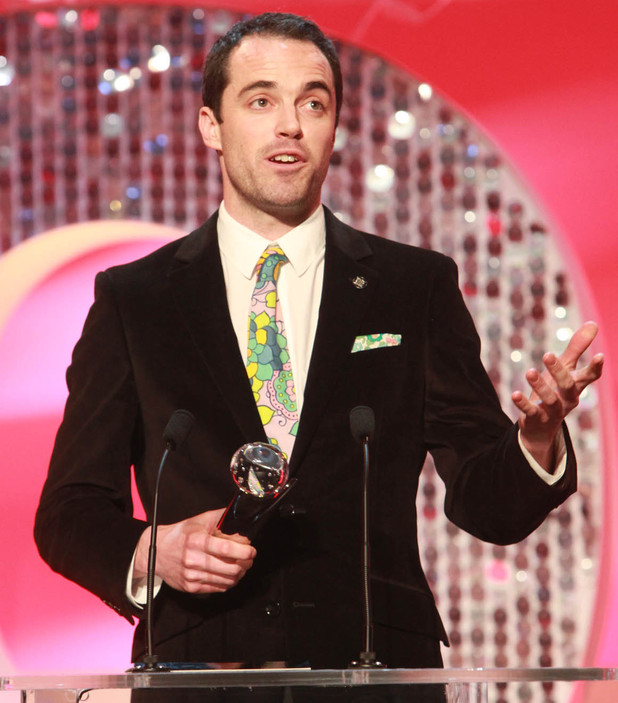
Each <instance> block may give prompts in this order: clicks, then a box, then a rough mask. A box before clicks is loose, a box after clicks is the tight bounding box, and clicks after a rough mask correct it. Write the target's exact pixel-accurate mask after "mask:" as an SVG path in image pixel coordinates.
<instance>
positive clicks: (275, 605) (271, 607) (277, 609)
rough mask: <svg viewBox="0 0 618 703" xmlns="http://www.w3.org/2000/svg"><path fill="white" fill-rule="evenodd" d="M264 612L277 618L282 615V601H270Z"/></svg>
mask: <svg viewBox="0 0 618 703" xmlns="http://www.w3.org/2000/svg"><path fill="white" fill-rule="evenodd" d="M264 612H265V613H266V615H267V616H268V617H269V618H276V617H278V616H279V615H281V603H279V602H278V601H272V603H268V604H267V605H266V607H265V608H264Z"/></svg>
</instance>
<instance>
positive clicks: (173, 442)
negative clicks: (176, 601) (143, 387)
mask: <svg viewBox="0 0 618 703" xmlns="http://www.w3.org/2000/svg"><path fill="white" fill-rule="evenodd" d="M194 422H195V418H194V417H193V415H192V414H191V413H190V412H189V411H188V410H176V411H175V412H173V413H172V416H171V417H170V419H169V420H168V423H167V425H166V426H165V429H164V430H163V440H164V441H165V451H164V452H163V457H162V459H161V463H160V464H159V472H158V473H157V482H156V485H155V492H154V501H153V507H152V526H151V531H150V547H149V550H148V574H147V577H146V638H147V644H146V656H145V657H144V666H143V667H140V668H139V669H134V671H147V672H152V671H169V669H167V668H166V667H164V666H161V665H160V664H157V661H158V657H157V655H156V654H153V651H152V650H153V647H152V606H153V601H154V576H155V565H156V561H157V527H158V522H157V518H158V512H159V482H160V480H161V473H162V472H163V467H164V465H165V462H166V460H167V457H168V455H169V453H170V452H172V451H175V450H176V449H177V448H178V447H179V446H180V445H181V444H182V443H183V442H184V441H185V439H187V437H188V436H189V433H190V432H191V428H192V427H193V423H194Z"/></svg>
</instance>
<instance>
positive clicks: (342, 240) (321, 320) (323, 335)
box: [291, 208, 379, 472]
mask: <svg viewBox="0 0 618 703" xmlns="http://www.w3.org/2000/svg"><path fill="white" fill-rule="evenodd" d="M325 213H326V253H325V263H324V285H323V287H322V298H321V303H320V311H319V317H318V326H317V330H316V335H315V341H314V344H313V351H312V354H311V362H310V364H309V371H308V375H307V384H306V386H305V395H304V400H303V410H302V414H301V418H300V423H299V431H298V436H297V438H296V441H295V443H294V450H293V452H292V457H291V470H292V472H294V471H295V470H296V468H297V467H298V466H299V464H300V462H301V461H302V459H303V457H304V455H305V453H306V451H307V448H308V446H309V444H310V442H311V440H312V438H313V435H314V434H315V431H316V429H317V426H318V423H319V421H320V419H321V417H322V416H323V414H324V411H325V409H326V406H327V404H328V402H329V399H330V397H331V395H332V392H333V390H334V388H335V385H336V379H337V375H338V374H339V373H340V370H341V367H342V366H344V365H345V364H346V362H347V361H348V360H349V358H350V353H351V349H352V344H353V343H354V339H355V337H356V335H357V334H358V329H359V325H360V322H361V319H362V317H363V315H364V312H365V310H366V309H367V307H368V305H369V303H370V301H371V299H372V297H373V295H374V292H375V290H376V286H377V283H378V278H379V274H378V273H377V272H376V271H375V270H373V269H372V268H370V267H369V266H368V265H367V262H368V261H369V260H370V259H369V257H370V256H371V254H372V252H371V248H370V247H369V244H368V243H367V242H366V240H365V239H364V238H363V237H362V236H361V235H360V233H359V232H357V231H356V230H354V229H352V228H350V227H348V226H347V225H344V224H343V223H342V222H340V221H339V220H338V219H337V218H336V217H335V216H334V215H333V214H332V213H330V212H329V210H327V209H326V208H325ZM363 260H364V261H363ZM350 409H351V408H350Z"/></svg>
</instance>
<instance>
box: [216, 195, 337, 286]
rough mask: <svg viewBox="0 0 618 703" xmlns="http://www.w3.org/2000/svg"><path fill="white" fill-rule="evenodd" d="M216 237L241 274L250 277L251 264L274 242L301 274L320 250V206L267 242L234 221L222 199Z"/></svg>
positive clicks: (323, 238)
mask: <svg viewBox="0 0 618 703" xmlns="http://www.w3.org/2000/svg"><path fill="white" fill-rule="evenodd" d="M217 237H218V241H219V249H220V250H221V253H222V254H223V255H224V256H225V257H226V258H227V259H228V260H229V261H230V262H231V263H232V265H233V266H235V267H236V268H237V269H238V270H239V271H240V272H241V273H242V275H243V276H244V277H245V278H251V276H252V275H253V270H254V268H255V264H256V263H257V261H258V259H259V258H260V256H261V255H262V253H263V252H264V250H265V249H266V248H267V247H268V246H269V245H270V244H278V245H279V246H280V247H281V249H282V250H283V253H284V254H285V255H286V256H287V257H288V260H289V262H290V264H291V266H292V268H293V269H294V271H295V273H296V275H297V276H302V275H303V273H305V271H306V270H307V269H308V268H309V266H310V265H311V263H312V262H313V261H314V260H315V259H316V258H317V257H318V256H320V255H322V254H323V253H324V247H325V242H326V223H325V219H324V208H323V207H321V206H320V207H319V208H317V210H316V211H315V212H314V213H313V214H311V215H309V217H308V218H307V219H306V220H305V221H304V222H301V223H300V224H299V225H298V226H297V227H294V229H291V230H290V231H289V232H287V233H286V234H284V235H283V237H280V238H279V239H278V240H276V241H272V242H271V241H270V240H268V239H265V238H264V237H262V236H261V235H259V234H257V233H256V232H254V231H253V230H250V229H249V228H248V227H245V226H244V225H241V224H240V222H237V221H236V220H235V219H234V218H233V217H232V216H231V215H230V214H229V212H228V211H227V210H226V209H225V203H223V202H222V203H221V205H220V207H219V217H218V219H217Z"/></svg>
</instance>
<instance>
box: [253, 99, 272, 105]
mask: <svg viewBox="0 0 618 703" xmlns="http://www.w3.org/2000/svg"><path fill="white" fill-rule="evenodd" d="M251 104H252V105H255V107H266V105H268V100H266V98H256V99H255V100H254V101H253V102H252V103H251Z"/></svg>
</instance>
